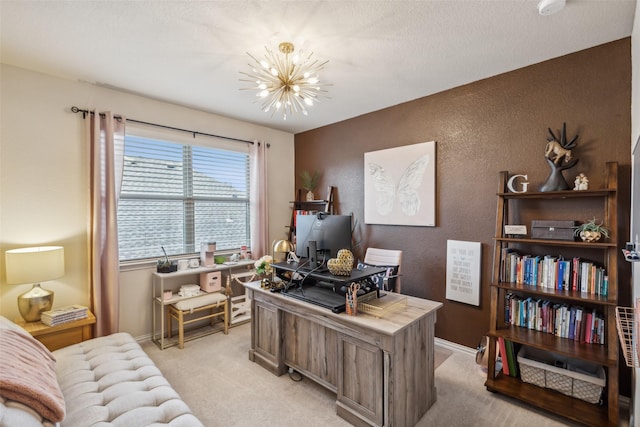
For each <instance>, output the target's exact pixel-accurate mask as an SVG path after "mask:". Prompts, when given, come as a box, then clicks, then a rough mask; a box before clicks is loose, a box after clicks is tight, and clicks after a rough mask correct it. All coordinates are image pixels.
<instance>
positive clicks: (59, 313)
mask: <svg viewBox="0 0 640 427" xmlns="http://www.w3.org/2000/svg"><path fill="white" fill-rule="evenodd" d="M87 317H88V314H87V307H84V306H81V305H70V306H67V307H61V308H56V309H55V310H50V311H44V312H42V314H41V317H40V321H41V322H42V323H44V324H45V325H48V326H56V325H61V324H63V323H67V322H73V321H74V320H80V319H86V318H87Z"/></svg>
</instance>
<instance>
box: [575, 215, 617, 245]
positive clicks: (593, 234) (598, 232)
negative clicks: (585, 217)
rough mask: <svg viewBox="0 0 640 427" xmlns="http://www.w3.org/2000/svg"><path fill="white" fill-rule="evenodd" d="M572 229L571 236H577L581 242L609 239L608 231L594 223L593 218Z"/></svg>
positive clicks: (600, 224)
mask: <svg viewBox="0 0 640 427" xmlns="http://www.w3.org/2000/svg"><path fill="white" fill-rule="evenodd" d="M574 229H575V230H574V232H573V235H574V236H579V237H580V238H581V239H582V241H583V242H597V241H598V240H600V238H601V237H602V236H604V237H606V238H607V239H608V238H609V229H608V228H607V227H605V226H603V225H602V223H599V224H598V223H596V219H595V218H593V219H590V220H589V221H587V222H585V223H582V224H580V225H578V226H576V227H574Z"/></svg>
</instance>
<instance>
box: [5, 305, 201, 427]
mask: <svg viewBox="0 0 640 427" xmlns="http://www.w3.org/2000/svg"><path fill="white" fill-rule="evenodd" d="M2 329H11V330H15V331H18V333H22V332H20V330H22V329H21V328H20V327H18V326H17V325H15V324H14V323H13V322H10V321H9V320H7V319H6V318H3V317H1V316H0V330H2ZM22 331H24V330H22ZM24 334H26V335H27V336H28V338H24V339H25V340H26V339H31V340H33V341H34V342H35V343H37V341H35V339H33V338H31V336H30V335H28V333H26V331H24ZM20 339H22V338H20ZM7 342H8V341H7V340H6V339H5V342H0V357H2V361H3V362H5V366H6V364H7V362H6V360H7V358H11V357H13V355H12V354H13V353H16V355H17V357H18V358H20V357H21V354H22V353H24V352H23V351H15V349H11V348H7V345H5V344H6V343H7ZM38 344H39V343H37V344H34V345H35V346H37V345H38ZM42 348H44V347H42ZM39 351H40V352H43V351H44V352H47V351H48V350H46V349H44V350H39ZM52 355H53V358H55V362H54V366H55V368H54V369H55V372H54V373H52V375H53V376H55V377H54V379H53V382H54V383H55V380H56V378H57V383H58V385H59V388H60V391H61V394H62V398H63V404H62V405H63V408H64V412H65V414H64V417H63V419H62V420H61V421H59V422H51V421H49V420H47V419H45V418H44V417H43V416H42V415H41V414H40V413H39V412H38V411H37V410H34V409H33V408H32V407H29V406H28V405H26V404H24V403H21V402H19V401H16V400H11V399H7V398H6V397H4V395H1V396H0V427H5V426H6V427H8V426H12V427H13V426H21V427H31V426H47V427H49V426H60V427H87V426H92V425H100V426H104V427H107V426H114V427H116V426H118V427H120V426H121V427H137V426H151V425H152V426H174V427H202V426H203V425H202V423H201V422H200V421H199V420H198V419H197V418H196V417H195V416H194V415H193V414H192V413H191V410H190V409H189V407H188V406H187V405H186V403H184V402H183V401H182V400H181V399H180V397H179V396H178V394H177V393H176V391H175V390H174V389H173V388H172V387H171V385H170V384H169V383H168V381H167V380H166V379H165V378H164V376H163V375H162V373H161V372H160V370H159V369H158V368H157V367H156V366H155V364H154V363H153V361H152V360H151V359H150V358H149V357H148V356H147V354H146V353H145V352H144V350H142V348H141V347H140V345H138V343H137V342H136V341H135V340H134V339H133V337H131V336H130V335H129V334H126V333H118V334H113V335H110V336H106V337H101V338H95V339H92V340H88V341H85V342H82V343H79V344H75V345H72V346H69V347H65V348H61V349H59V350H56V351H54V352H53V353H52ZM44 357H47V355H46V354H44ZM37 369H40V370H42V369H46V368H43V367H39V368H36V367H34V373H35V370H37ZM5 386H6V382H5V383H2V381H1V378H0V394H2V392H3V390H2V387H5Z"/></svg>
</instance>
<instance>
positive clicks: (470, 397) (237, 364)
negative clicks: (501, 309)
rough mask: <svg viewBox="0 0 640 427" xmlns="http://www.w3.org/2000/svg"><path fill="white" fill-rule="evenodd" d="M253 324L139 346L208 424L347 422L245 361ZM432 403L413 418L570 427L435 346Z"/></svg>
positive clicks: (452, 424) (331, 399) (460, 355)
mask: <svg viewBox="0 0 640 427" xmlns="http://www.w3.org/2000/svg"><path fill="white" fill-rule="evenodd" d="M250 343H251V326H250V325H249V324H248V323H247V324H244V325H239V326H236V327H233V328H231V329H229V335H224V334H222V333H216V334H213V335H209V336H206V337H203V338H199V339H197V340H193V341H189V342H186V343H185V348H184V349H183V350H180V349H178V348H177V347H171V348H168V349H165V350H160V349H159V348H158V347H157V346H156V345H155V344H154V343H152V342H150V341H147V342H144V343H142V347H143V348H144V350H145V351H146V352H147V354H148V355H149V357H151V359H152V360H153V361H154V362H155V363H156V365H157V366H158V367H159V368H160V370H161V371H162V372H163V373H164V375H165V377H166V378H167V379H168V380H169V382H170V383H171V385H172V386H173V387H174V388H175V390H176V391H177V392H178V393H179V394H180V396H181V397H182V398H183V399H184V401H185V402H186V403H187V404H188V405H189V407H190V408H191V409H192V411H193V412H194V413H195V415H196V416H197V417H198V418H199V419H200V420H201V421H202V423H203V424H204V425H205V426H207V427H217V426H226V427H228V426H282V427H287V426H300V425H304V426H305V427H316V426H317V427H332V426H336V427H340V426H349V425H350V424H349V423H347V422H346V421H344V420H343V419H342V418H340V417H338V416H337V415H336V404H335V400H336V397H335V394H333V393H331V392H330V391H328V390H326V389H325V388H323V387H321V386H319V385H318V384H316V383H315V382H313V381H311V380H310V379H308V378H302V380H301V381H295V380H294V379H292V377H293V378H295V379H299V375H295V374H294V375H293V376H291V377H290V376H289V375H282V376H280V377H276V376H275V375H273V374H271V373H270V372H268V371H267V370H266V369H264V368H262V367H260V366H259V365H258V364H256V363H253V362H251V361H249V357H248V352H249V347H250ZM435 350H436V352H435V356H436V357H435V360H436V365H439V366H437V368H436V371H435V383H436V388H437V401H436V403H435V404H434V405H433V406H432V407H431V409H429V411H428V412H427V413H426V414H425V416H424V417H422V419H421V420H420V421H419V423H418V426H419V427H426V426H448V427H456V426H461V427H462V426H480V427H482V426H492V427H494V426H505V427H506V426H509V427H514V426H523V427H524V426H533V425H535V426H536V427H552V426H574V425H576V424H571V423H569V422H567V421H566V420H564V419H562V418H559V417H554V416H553V415H550V414H547V413H544V412H542V411H538V410H536V409H534V408H531V407H529V406H526V405H521V404H520V403H519V402H517V401H516V400H514V399H510V398H507V397H504V396H501V395H499V394H494V393H491V392H488V391H487V390H486V389H485V387H484V380H485V376H484V375H485V374H484V373H483V372H482V370H481V369H480V368H479V366H478V365H476V363H475V359H474V357H473V356H472V355H470V354H467V353H464V352H458V351H453V352H452V351H450V350H448V349H443V348H441V347H438V346H436V349H435Z"/></svg>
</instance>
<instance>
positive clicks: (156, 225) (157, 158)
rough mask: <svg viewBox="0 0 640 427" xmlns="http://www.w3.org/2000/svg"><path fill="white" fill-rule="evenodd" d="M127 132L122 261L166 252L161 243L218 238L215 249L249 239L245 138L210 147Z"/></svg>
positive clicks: (192, 248) (176, 247) (194, 247)
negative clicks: (242, 140)
mask: <svg viewBox="0 0 640 427" xmlns="http://www.w3.org/2000/svg"><path fill="white" fill-rule="evenodd" d="M129 132H131V131H130V130H129V129H127V135H126V137H125V153H124V173H123V181H122V189H121V192H120V201H119V203H118V246H119V250H120V260H121V261H127V260H133V259H141V258H152V257H155V258H157V257H160V256H162V255H163V253H162V247H164V249H165V250H166V252H167V254H168V255H180V254H192V253H195V252H199V251H200V244H201V243H202V242H212V241H214V242H216V250H226V249H233V250H235V249H238V248H240V247H241V246H242V245H247V246H250V229H249V223H250V221H249V218H250V215H249V154H248V148H247V147H245V145H244V144H238V143H226V144H225V143H220V144H218V145H220V146H221V147H223V148H219V147H218V146H216V147H212V146H207V147H205V146H197V145H187V144H185V143H183V142H182V141H177V142H176V141H175V139H177V138H171V139H172V140H166V139H160V138H158V137H153V138H150V137H147V136H139V134H135V135H134V134H133V133H134V132H135V131H134V132H132V134H129ZM232 145H233V147H231V146H232ZM231 148H234V149H231Z"/></svg>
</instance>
